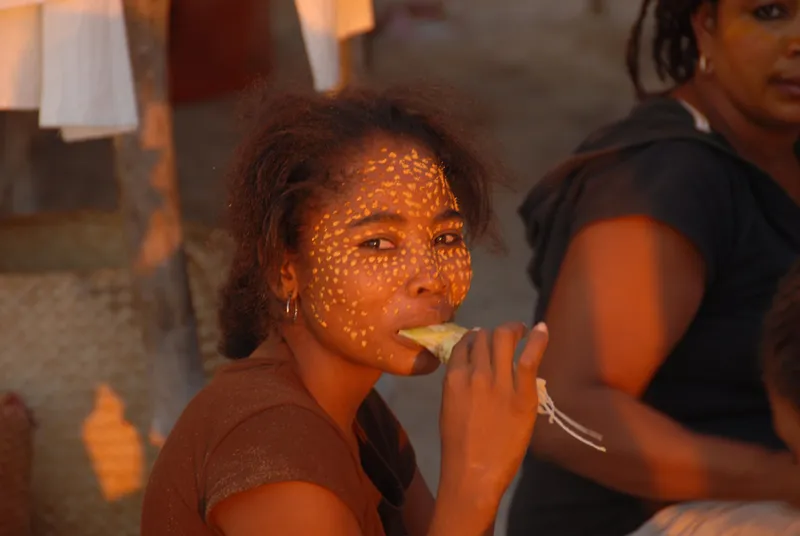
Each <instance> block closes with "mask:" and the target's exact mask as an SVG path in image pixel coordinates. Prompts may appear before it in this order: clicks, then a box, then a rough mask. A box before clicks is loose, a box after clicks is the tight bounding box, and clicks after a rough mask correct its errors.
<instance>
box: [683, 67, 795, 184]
mask: <svg viewBox="0 0 800 536" xmlns="http://www.w3.org/2000/svg"><path fill="white" fill-rule="evenodd" d="M672 95H673V96H674V97H675V98H678V99H681V100H683V101H685V102H686V103H688V104H689V105H691V106H692V107H694V108H696V109H697V110H699V111H700V112H701V113H702V114H703V115H704V116H705V117H706V118H707V119H708V121H709V123H710V124H711V128H712V129H713V130H714V131H715V132H717V133H719V134H721V135H722V136H724V137H725V139H727V140H728V142H729V143H730V144H731V145H732V146H733V147H734V149H736V151H737V152H738V153H739V154H740V155H742V156H743V157H744V158H747V159H748V160H750V161H751V162H753V163H754V164H756V165H758V166H759V167H761V168H762V169H764V170H770V169H771V168H774V167H775V165H776V164H777V163H781V164H788V165H793V166H796V165H797V158H796V154H795V146H796V144H797V141H798V139H799V138H800V127H799V126H795V125H787V126H781V125H778V124H767V123H766V122H759V121H757V120H756V119H754V118H753V117H750V116H748V114H746V113H745V112H743V111H742V110H740V109H739V108H738V107H737V106H736V105H735V104H734V103H733V102H731V100H730V99H729V98H728V96H727V95H725V94H724V93H723V91H722V90H721V89H720V88H719V87H718V86H716V85H715V84H711V83H708V82H705V81H697V80H695V81H692V82H689V83H687V84H685V85H683V86H680V87H678V88H676V89H675V90H674V91H673V93H672Z"/></svg>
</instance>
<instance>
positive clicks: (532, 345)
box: [516, 322, 548, 406]
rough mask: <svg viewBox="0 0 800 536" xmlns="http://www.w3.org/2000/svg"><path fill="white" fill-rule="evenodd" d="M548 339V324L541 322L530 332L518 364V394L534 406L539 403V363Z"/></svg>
mask: <svg viewBox="0 0 800 536" xmlns="http://www.w3.org/2000/svg"><path fill="white" fill-rule="evenodd" d="M547 341H548V331H547V325H545V324H544V323H543V322H540V323H539V324H536V326H534V327H533V329H532V330H531V331H530V332H529V333H528V340H527V342H526V343H525V348H524V349H523V350H522V355H521V356H520V358H519V363H518V364H517V371H516V385H517V394H518V395H519V396H520V397H521V398H522V399H523V400H525V401H526V402H531V403H532V405H534V406H535V405H537V404H538V396H537V387H536V379H537V377H538V375H539V364H540V363H541V362H542V356H544V351H545V350H546V349H547Z"/></svg>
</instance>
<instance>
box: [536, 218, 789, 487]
mask: <svg viewBox="0 0 800 536" xmlns="http://www.w3.org/2000/svg"><path fill="white" fill-rule="evenodd" d="M705 280H706V267H705V264H704V261H703V258H702V256H701V255H700V253H699V252H698V251H697V250H696V249H695V248H694V246H693V245H692V244H691V243H690V242H689V241H688V240H687V239H685V238H683V237H682V236H681V235H680V234H679V233H677V232H676V231H674V230H672V229H671V228H669V227H667V226H665V225H662V224H659V223H656V222H655V221H653V220H650V219H647V218H644V217H628V218H618V219H611V220H606V221H600V222H597V223H593V224H591V225H589V226H587V227H586V228H584V229H583V230H582V231H581V232H580V233H579V234H578V235H577V236H576V237H575V238H574V239H573V241H572V243H571V245H570V247H569V250H568V253H567V255H566V257H565V259H564V262H563V264H562V266H561V269H560V276H559V279H558V282H557V283H556V285H555V288H554V290H553V294H552V297H551V300H550V303H549V306H548V311H547V314H546V320H547V323H548V325H549V327H550V334H551V339H550V345H549V347H548V350H547V353H546V355H545V358H544V360H543V362H542V365H541V369H540V370H541V372H540V374H541V376H542V377H543V378H545V379H547V382H548V383H547V387H548V390H549V391H550V393H551V395H552V397H553V400H555V401H556V403H557V405H558V407H559V409H561V410H563V411H564V412H565V413H567V414H568V415H570V417H572V418H574V419H576V420H577V421H578V422H580V423H582V424H584V425H586V426H587V427H589V428H591V429H593V430H597V431H598V432H600V433H602V434H603V436H604V437H603V443H604V445H605V446H606V447H607V449H608V452H607V453H599V452H596V451H594V450H592V449H589V448H586V447H585V446H583V445H582V444H580V443H578V442H576V441H574V439H572V438H571V437H569V436H568V435H566V434H564V433H563V432H562V431H561V430H560V429H559V428H558V427H554V426H537V427H536V430H535V433H534V436H533V441H532V448H533V451H534V453H536V454H537V455H539V456H540V457H543V458H545V459H550V460H552V461H554V462H556V463H558V464H559V465H561V466H564V467H566V468H567V469H569V470H571V471H573V472H575V473H578V474H580V475H583V476H585V477H588V478H590V479H593V480H595V481H597V482H600V483H602V484H603V485H606V486H608V487H611V488H614V489H617V490H620V491H623V492H626V493H631V494H634V495H637V496H639V497H643V498H647V499H653V500H657V501H680V500H694V499H704V498H717V499H742V500H769V499H783V500H791V501H795V502H796V501H798V500H800V472H798V469H797V468H796V467H795V466H793V465H791V464H790V463H789V462H788V461H787V459H786V457H784V456H781V455H778V454H774V453H772V452H769V451H767V450H765V449H762V448H760V447H758V446H754V445H749V444H746V443H741V442H735V441H729V440H725V439H720V438H713V437H707V436H702V435H699V434H696V433H693V432H691V431H689V430H687V429H686V428H684V427H682V426H681V425H680V424H678V423H677V422H675V421H674V420H672V419H670V418H668V417H667V416H665V415H663V414H661V413H659V412H658V411H655V410H654V409H652V408H650V407H648V406H646V405H645V404H643V403H642V402H640V401H639V400H638V399H639V397H640V396H641V395H642V393H643V392H644V390H645V389H646V387H647V385H648V384H649V383H650V381H651V379H652V378H653V376H654V374H655V373H656V371H657V370H658V368H659V367H660V366H661V364H662V363H663V361H664V359H665V357H666V356H667V355H668V354H669V353H670V351H671V350H672V349H673V347H674V346H675V344H676V343H677V341H679V340H680V339H681V338H682V337H683V335H684V333H685V331H686V329H687V327H688V326H689V325H690V323H691V321H692V319H693V318H694V316H695V314H696V312H697V310H698V308H699V306H700V303H701V300H702V298H703V294H704V292H705Z"/></svg>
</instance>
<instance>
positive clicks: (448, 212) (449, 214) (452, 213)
mask: <svg viewBox="0 0 800 536" xmlns="http://www.w3.org/2000/svg"><path fill="white" fill-rule="evenodd" d="M463 219H464V216H463V215H462V214H461V213H460V212H459V211H457V210H456V209H453V208H448V209H445V210H443V211H442V212H440V213H439V214H437V215H436V217H434V218H433V221H435V222H443V221H449V220H463Z"/></svg>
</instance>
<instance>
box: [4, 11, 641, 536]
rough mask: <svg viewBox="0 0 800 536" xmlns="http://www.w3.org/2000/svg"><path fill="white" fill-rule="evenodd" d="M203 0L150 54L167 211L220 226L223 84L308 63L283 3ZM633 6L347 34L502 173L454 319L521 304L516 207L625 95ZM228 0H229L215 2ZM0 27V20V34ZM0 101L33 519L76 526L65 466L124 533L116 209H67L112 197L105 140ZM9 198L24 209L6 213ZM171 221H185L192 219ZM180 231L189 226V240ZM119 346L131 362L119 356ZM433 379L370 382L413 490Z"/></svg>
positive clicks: (401, 19) (437, 378)
mask: <svg viewBox="0 0 800 536" xmlns="http://www.w3.org/2000/svg"><path fill="white" fill-rule="evenodd" d="M5 1H6V2H8V0H5ZM2 4H3V0H0V22H2V13H3V11H2V8H3V5H2ZM181 4H183V7H181ZM205 4H208V6H211V5H212V4H213V2H211V3H208V2H200V1H199V0H198V1H197V2H196V8H197V9H196V10H190V9H189V8H187V7H186V6H188V5H189V3H188V2H185V1H184V2H177V3H175V4H174V6H173V10H174V12H173V19H176V20H179V21H183V22H181V23H180V24H179V23H177V22H176V20H173V21H172V22H171V25H172V32H173V34H172V38H171V39H172V42H171V43H170V47H171V49H170V59H171V61H172V65H171V66H170V69H171V75H172V77H173V86H172V100H173V104H174V109H173V111H174V135H175V150H176V155H177V171H178V184H179V192H180V203H181V208H182V211H183V216H184V218H185V220H187V221H189V222H192V224H197V225H198V226H200V227H202V228H203V229H214V228H216V227H217V226H218V225H220V224H221V221H220V218H221V214H222V209H223V204H222V199H223V198H222V197H221V195H222V183H221V179H222V175H223V172H224V170H225V168H226V165H227V164H228V162H229V159H230V157H231V152H232V149H233V147H234V144H235V143H236V140H237V131H236V120H235V117H236V115H235V106H236V102H237V93H236V91H235V90H236V88H237V87H239V86H240V85H241V83H242V82H243V81H244V80H246V79H247V78H248V77H250V76H252V75H253V74H263V75H266V76H267V77H269V79H271V80H274V81H276V82H286V81H292V82H297V83H301V84H307V85H309V86H311V85H312V76H311V73H310V69H309V62H308V61H307V57H306V51H305V48H304V42H303V38H302V35H301V30H300V25H299V21H298V16H297V11H296V8H295V4H294V2H293V1H292V0H270V1H269V2H267V1H263V2H252V3H251V4H250V5H249V7H245V6H244V4H240V3H235V2H228V3H226V4H225V6H226V7H225V8H224V9H223V10H222V11H220V10H219V9H216V10H215V9H212V8H209V9H206V10H205V11H204V9H203V7H202V6H203V5H205ZM217 4H222V3H220V2H217ZM637 4H638V3H637V2H631V1H630V0H605V1H600V2H598V1H596V0H558V1H552V0H550V1H534V0H442V2H437V1H436V0H415V2H414V4H413V5H411V6H409V4H408V2H407V1H404V0H376V3H375V6H374V7H375V18H376V21H377V26H376V30H375V31H373V32H371V33H370V34H367V35H366V36H362V37H360V38H358V39H356V40H354V41H353V42H352V43H351V49H350V54H351V55H352V60H353V62H354V65H356V67H354V69H355V73H356V74H355V75H354V79H356V80H357V79H359V78H362V77H363V78H367V79H372V80H376V81H379V82H390V81H391V82H414V83H419V82H425V83H430V84H445V85H447V86H450V87H452V88H455V89H456V90H457V91H458V92H460V93H461V94H463V95H464V96H465V97H466V98H468V99H470V100H471V101H472V102H474V104H475V108H474V110H472V111H471V113H470V115H471V117H472V118H473V120H474V126H475V128H476V130H478V131H479V133H480V134H481V136H482V137H483V138H485V139H487V140H488V141H489V142H490V143H489V147H488V148H487V150H493V151H495V152H496V154H497V157H498V158H499V159H500V160H501V161H502V162H503V163H504V164H505V165H506V166H507V167H508V169H509V171H510V172H511V174H512V177H513V179H514V185H513V186H514V187H513V189H510V190H500V191H498V192H497V194H496V200H495V204H496V209H497V213H498V215H499V217H500V220H501V225H502V231H503V235H504V238H505V240H506V242H507V246H508V253H507V254H506V255H504V256H500V257H498V256H495V255H493V254H491V253H489V252H487V251H483V250H478V251H476V252H475V255H474V266H475V279H474V284H473V288H472V291H471V294H470V295H469V298H468V300H467V302H466V304H465V305H464V306H463V308H462V310H461V311H460V313H459V319H458V320H459V322H461V323H462V324H464V325H469V326H494V325H496V324H498V323H500V322H504V321H508V320H522V321H526V322H529V321H530V320H531V317H532V314H533V308H534V304H535V300H536V296H535V293H534V292H533V289H532V288H531V285H530V283H529V281H528V279H527V277H526V273H525V266H526V263H527V262H528V260H529V257H530V251H529V248H528V247H527V245H526V244H525V243H524V240H523V234H522V226H521V224H520V221H519V219H518V217H517V214H516V209H517V207H518V205H519V204H520V203H521V201H522V198H523V195H524V194H525V192H526V191H527V190H528V189H529V188H530V187H531V186H532V185H533V184H534V182H535V181H536V180H537V178H538V177H540V176H541V174H542V173H543V172H544V171H545V170H546V169H547V168H548V167H549V166H550V165H552V164H554V163H555V162H556V161H557V160H558V159H560V158H562V157H563V156H564V155H565V154H566V153H568V152H569V151H570V150H571V149H572V148H573V147H574V146H575V145H576V144H577V143H578V142H579V141H580V140H581V139H582V138H583V137H584V136H585V135H586V134H587V133H588V132H589V131H590V130H592V129H593V128H595V127H597V126H599V125H600V124H602V123H605V122H607V121H609V120H612V119H614V118H617V117H619V116H621V115H622V114H624V113H625V112H626V111H627V109H628V108H629V107H630V106H631V104H632V103H633V94H632V91H631V88H630V87H629V84H628V81H627V78H626V73H625V67H624V53H625V43H626V39H627V34H628V31H629V28H630V25H631V24H632V22H633V19H634V17H635V12H636V10H637V9H638V5H637ZM235 5H237V6H239V5H241V6H242V7H241V10H242V11H241V12H235V10H233V8H234V6H235ZM8 9H14V8H8ZM237 9H238V8H237ZM176 10H177V11H176ZM181 10H182V11H181ZM244 22H246V23H247V28H246V30H245V29H243V28H242V26H241V25H242V24H243V23H244ZM3 40H4V37H3V34H2V32H0V49H2V48H3ZM2 54H3V53H2V52H0V58H2ZM204 70H205V71H206V72H205V76H203V71H204ZM0 108H2V106H0ZM3 116H5V117H4V121H6V127H5V130H4V138H3V139H2V141H4V143H5V147H6V149H5V152H4V153H0V166H2V167H0V169H2V170H4V172H5V179H6V180H7V181H8V180H14V177H12V176H11V175H13V174H14V173H15V171H14V170H19V169H20V166H19V163H16V164H14V165H11V164H13V162H12V163H11V164H10V163H9V162H8V160H9V158H18V157H19V154H20V149H19V148H14V145H15V144H16V143H18V142H20V140H21V139H22V138H23V136H29V134H26V133H25V132H33V131H35V132H34V133H33V134H30V144H29V145H28V146H26V147H25V148H24V149H22V154H24V157H25V161H26V164H25V166H23V167H24V168H25V173H26V174H28V176H29V182H27V186H25V187H24V188H23V190H25V191H24V192H23V193H22V194H19V193H18V194H16V195H18V197H19V196H21V198H20V199H18V201H17V202H16V208H14V207H11V208H9V206H6V208H5V211H6V214H5V216H4V217H5V219H3V216H0V222H2V224H0V296H5V297H0V301H2V304H0V340H3V341H4V345H5V348H4V349H3V350H0V367H2V369H0V392H2V391H4V390H15V391H18V392H20V393H21V395H22V396H23V398H24V399H25V400H26V402H27V403H28V404H29V405H31V406H32V407H33V409H34V411H35V412H36V414H37V418H38V420H39V421H40V427H41V429H40V430H39V431H37V433H36V436H35V439H34V442H35V449H34V450H35V453H36V455H35V461H34V469H33V473H34V495H35V497H36V498H35V501H36V502H37V505H38V506H37V508H38V511H37V516H38V518H37V519H39V521H38V523H39V525H38V526H39V528H38V529H37V534H50V533H52V534H60V535H63V534H90V533H93V532H92V531H91V530H90V531H89V532H86V530H87V529H86V526H85V525H84V526H83V529H82V530H80V531H79V529H78V528H77V527H78V526H79V524H80V523H81V522H82V520H80V517H81V515H80V512H81V508H84V507H86V508H88V506H82V505H81V504H82V503H81V504H79V503H77V502H76V503H74V504H72V503H70V504H68V505H67V506H64V504H65V503H66V502H68V501H66V500H65V498H64V492H63V491H53V489H52V488H53V487H54V486H55V485H56V483H60V484H59V485H68V482H69V479H73V478H74V479H75V480H82V481H83V482H84V484H82V486H83V487H80V486H77V485H76V487H74V490H73V493H72V494H73V495H74V496H75V497H81V496H83V497H86V496H92V497H95V499H96V500H97V504H111V505H112V507H111V508H110V510H109V511H108V512H106V514H105V515H106V518H105V519H106V521H104V522H103V523H104V524H105V525H104V527H105V528H104V529H103V530H113V531H115V532H116V533H118V534H123V533H126V534H127V533H130V534H136V530H135V528H132V527H131V526H130V521H125V522H123V521H120V519H122V517H126V516H127V517H126V519H128V520H130V519H133V518H134V517H135V512H136V511H137V510H136V508H137V504H138V502H137V501H138V499H137V498H136V497H137V494H138V492H139V491H140V489H141V482H142V481H143V478H144V474H145V472H146V471H145V470H144V469H143V467H146V463H147V462H146V460H147V459H148V456H151V455H152V453H150V454H141V452H139V451H141V450H142V448H138V450H137V449H136V448H133V447H131V444H132V443H131V442H133V443H136V444H144V443H146V436H147V433H148V432H147V430H148V423H147V420H148V419H147V418H146V417H145V416H146V415H147V413H148V410H147V402H146V401H145V402H141V403H140V402H137V400H139V398H144V399H146V398H147V396H146V395H144V394H142V392H141V384H142V383H143V381H142V380H141V378H146V374H147V371H146V366H145V365H144V361H143V360H141V358H140V356H141V352H142V349H141V346H140V345H141V342H140V341H139V339H138V338H137V334H136V333H135V332H132V334H126V333H128V332H127V331H125V330H126V329H128V327H129V326H130V325H131V324H132V323H135V320H134V317H135V314H134V313H133V312H131V311H130V309H132V305H131V303H132V302H133V298H132V297H131V296H130V292H128V291H127V290H125V289H124V288H122V287H124V286H125V276H124V275H120V273H123V272H124V271H123V272H120V270H121V267H122V266H124V260H125V253H124V252H123V247H122V244H121V242H120V244H117V243H116V242H115V240H117V238H119V236H120V235H118V234H115V233H116V232H117V231H109V226H111V227H113V226H114V225H117V224H118V222H116V220H113V218H112V220H113V221H111V223H109V222H107V221H106V220H104V219H103V218H102V217H99V216H98V217H94V216H92V217H88V216H86V214H89V213H87V212H86V211H99V212H100V213H102V214H114V213H116V212H117V211H118V209H119V199H120V188H119V186H118V182H117V181H116V180H115V178H114V174H115V169H114V156H113V144H112V141H111V139H110V138H103V139H96V140H89V141H80V142H73V143H66V142H64V141H63V140H62V139H61V136H60V135H59V133H58V131H56V130H53V129H38V127H37V125H36V114H35V113H34V112H19V111H14V112H3V111H2V110H0V117H3ZM26 129H27V130H26ZM26 139H27V138H26ZM12 149H13V150H12ZM12 152H13V154H12ZM9 155H11V156H9ZM3 158H5V159H6V161H5V162H2V159H3ZM15 166H16V167H15ZM18 190H19V188H18ZM11 213H32V214H34V213H35V214H40V215H43V216H41V217H39V216H37V217H36V218H34V219H24V218H23V219H21V220H17V219H15V217H13V216H11ZM53 214H55V215H56V216H52V215H53ZM48 215H50V216H48ZM37 218H38V219H37ZM48 218H50V219H48ZM86 218H88V219H86ZM109 221H110V220H109ZM115 228H116V227H115ZM204 232H205V231H202V232H201V234H202V233H204ZM188 234H189V238H190V239H191V237H192V236H194V235H192V229H189V233H188ZM203 236H204V237H205V236H206V235H203ZM198 240H199V243H201V244H205V243H207V237H206V238H200V239H198ZM191 247H194V246H192V244H189V246H187V249H188V250H189V251H188V253H189V257H190V262H189V264H190V266H189V268H190V272H191V273H192V274H193V278H194V279H193V283H192V285H193V287H192V289H193V299H194V301H195V309H196V310H197V315H198V321H199V323H200V331H201V338H202V341H201V343H202V349H203V351H204V354H207V353H213V347H214V340H213V339H214V328H213V323H214V319H213V303H212V301H213V294H214V292H213V290H214V288H215V284H216V283H218V279H217V276H216V275H209V272H214V268H209V263H212V264H213V263H214V262H217V261H216V260H214V259H211V260H209V258H211V257H212V255H207V254H204V253H202V252H201V253H193V251H195V252H196V250H197V248H196V247H195V250H192V249H191ZM204 262H205V264H204ZM114 270H116V272H115V271H114ZM118 272H119V273H118ZM198 273H200V274H201V276H198V275H197V274H198ZM202 274H205V275H204V276H202ZM206 276H207V277H206ZM203 277H205V278H203ZM198 278H199V279H198ZM200 279H202V281H201V282H198V281H199V280H200ZM101 295H102V296H104V297H103V298H102V299H100V298H98V296H101ZM87 300H88V301H87ZM91 300H100V301H91ZM203 300H206V301H203ZM90 302H91V303H90ZM80 303H83V305H80ZM76 304H78V305H76ZM87 304H88V305H87ZM76 307H83V309H81V310H80V311H78V310H77V309H76ZM98 318H103V319H104V320H103V321H102V322H104V323H101V324H99V325H100V326H101V328H102V329H101V330H97V329H96V325H97V322H98ZM101 331H103V332H106V331H110V332H113V333H112V335H105V334H102V333H100V332H101ZM59 334H62V335H63V336H62V335H59ZM80 336H84V337H85V339H80V338H79V337H80ZM54 339H57V340H54ZM65 339H66V340H65ZM123 354H124V355H126V356H127V355H129V356H130V357H129V359H130V362H131V363H134V362H136V363H139V364H137V365H135V366H133V365H131V366H127V365H125V362H126V361H125V359H127V358H123V357H120V356H122V355H123ZM206 358H207V359H206V363H207V368H211V366H212V365H209V364H208V363H210V362H213V363H216V361H215V360H214V358H213V357H210V358H209V357H207V356H206ZM144 382H145V383H146V380H145V381H144ZM145 386H146V385H145ZM440 388H441V374H439V373H437V374H434V375H432V376H430V377H426V378H414V379H395V378H391V379H388V380H385V381H382V383H381V390H382V391H383V392H384V394H385V396H386V397H387V399H388V400H389V402H390V404H391V405H392V407H393V408H394V409H395V411H396V413H397V415H398V417H399V419H400V420H401V422H402V423H403V424H404V425H405V427H406V428H407V430H408V432H409V435H410V436H411V439H412V441H413V442H414V444H415V446H416V450H417V454H418V458H419V464H420V467H421V468H422V471H423V473H424V475H425V476H426V479H427V480H428V482H429V484H430V485H431V487H432V488H433V489H435V487H436V484H437V480H438V466H439V443H438V433H437V420H438V408H439V396H440ZM556 402H557V401H556ZM54 423H61V424H54ZM104 430H107V431H108V433H106V432H104ZM104 434H105V435H104ZM126 438H127V439H126ZM131 448H133V451H132V450H131ZM103 449H106V450H108V451H109V452H110V453H107V454H103ZM145 450H146V449H145ZM112 451H113V452H112ZM134 451H135V452H139V454H131V452H134ZM0 453H2V450H0ZM112 458H113V459H116V460H117V461H116V462H114V461H113V460H112ZM37 460H38V461H37ZM109 460H110V461H109ZM87 467H90V469H88V470H85V469H86V468H87ZM70 471H72V472H70ZM87 475H88V476H87ZM65 483H67V484H65ZM48 490H49V491H48ZM98 490H99V492H98ZM75 500H76V501H90V500H93V499H75ZM70 512H72V513H70ZM48 516H49V517H48ZM55 518H59V520H58V521H56V520H55ZM48 519H49V520H48ZM498 523H499V526H498V534H504V528H503V524H504V520H503V515H501V517H500V519H499V520H498ZM70 527H72V528H71V529H70ZM98 530H99V529H98ZM99 533H100V532H99V531H98V534H99ZM105 533H107V532H105Z"/></svg>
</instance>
